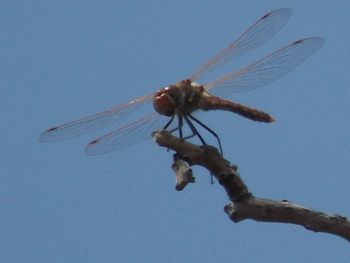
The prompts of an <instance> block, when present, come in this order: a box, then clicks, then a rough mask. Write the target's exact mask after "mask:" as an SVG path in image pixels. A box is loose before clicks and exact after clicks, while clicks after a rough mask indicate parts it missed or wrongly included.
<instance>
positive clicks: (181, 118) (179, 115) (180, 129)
mask: <svg viewBox="0 0 350 263" xmlns="http://www.w3.org/2000/svg"><path fill="white" fill-rule="evenodd" d="M177 118H178V123H179V125H178V129H179V136H180V139H183V134H182V126H183V115H182V114H181V113H179V114H178V115H177Z"/></svg>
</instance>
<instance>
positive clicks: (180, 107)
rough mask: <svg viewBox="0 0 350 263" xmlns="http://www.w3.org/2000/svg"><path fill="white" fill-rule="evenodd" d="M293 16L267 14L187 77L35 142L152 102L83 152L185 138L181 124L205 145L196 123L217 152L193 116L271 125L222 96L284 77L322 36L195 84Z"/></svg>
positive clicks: (83, 129)
mask: <svg viewBox="0 0 350 263" xmlns="http://www.w3.org/2000/svg"><path fill="white" fill-rule="evenodd" d="M291 13H292V10H291V9H290V8H281V9H277V10H274V11H271V12H269V13H267V14H265V15H264V16H262V17H261V18H260V19H259V20H258V21H256V22H255V23H254V24H253V25H252V26H251V27H249V28H248V29H247V30H246V31H245V32H244V33H243V34H241V36H240V37H239V38H238V39H237V40H236V41H234V42H233V43H232V44H230V45H229V46H228V47H226V48H225V49H223V50H222V51H220V52H219V53H217V54H216V55H215V56H214V57H213V58H211V59H210V60H208V61H207V62H206V63H204V64H203V65H202V66H201V67H199V69H198V70H197V71H196V72H195V73H194V74H192V75H191V76H190V77H188V78H187V79H185V80H182V81H179V82H177V83H175V84H173V85H169V86H167V87H165V88H162V89H160V90H158V91H157V92H155V93H152V94H149V95H145V96H142V97H139V98H136V99H134V100H131V101H128V102H126V103H124V104H121V105H117V106H115V107H113V108H111V109H109V110H106V111H103V112H100V113H97V114H93V115H89V116H87V117H84V118H82V119H79V120H76V121H72V122H69V123H66V124H63V125H59V126H55V127H53V128H50V129H48V130H46V131H44V132H43V133H42V134H41V136H40V138H39V140H40V141H41V142H51V141H59V140H64V139H68V138H72V137H76V136H79V135H83V134H86V133H89V132H92V131H95V130H98V129H101V128H104V127H107V126H109V125H111V124H114V123H115V122H117V121H119V120H120V119H122V118H124V117H127V116H128V115H130V113H132V112H134V111H136V110H138V109H140V108H141V107H142V106H143V105H145V104H152V103H153V107H154V109H155V111H153V112H152V113H151V114H148V115H146V116H144V117H142V118H140V119H138V120H136V121H134V122H130V123H129V124H127V125H124V126H122V127H121V128H119V129H116V130H114V131H112V132H110V133H108V134H106V135H104V136H102V137H100V138H98V139H95V140H93V141H92V142H90V143H89V144H88V145H87V146H86V150H85V152H86V154H88V155H95V154H102V153H107V152H110V151H114V150H119V149H122V148H125V147H127V146H130V145H133V144H135V143H138V142H140V141H142V140H145V139H149V138H151V134H152V132H154V131H155V130H158V129H160V128H163V129H171V131H175V130H178V131H179V135H180V138H183V132H182V127H183V123H184V121H185V122H186V123H187V124H188V125H189V127H190V129H191V131H192V133H193V135H191V136H188V137H192V136H194V135H197V136H198V137H199V139H200V140H201V141H202V143H203V144H205V141H204V139H203V138H202V137H201V135H200V134H199V133H198V131H197V129H196V127H195V125H194V123H197V124H199V125H201V126H202V127H204V128H205V129H207V130H208V131H209V132H210V133H212V134H213V135H214V136H215V137H217V139H218V142H219V146H220V149H221V142H220V139H219V137H218V136H217V135H216V133H215V132H214V131H212V130H211V129H210V128H208V127H207V126H206V125H204V124H203V123H202V122H200V120H198V118H196V117H195V116H193V113H194V112H196V111H200V110H202V111H208V110H225V111H230V112H234V113H236V114H239V115H241V116H243V117H245V118H248V119H251V120H253V121H259V122H266V123H269V122H273V121H274V119H273V118H272V117H271V116H270V115H269V114H267V113H265V112H263V111H261V110H258V109H253V108H250V107H247V106H243V105H241V104H238V103H235V102H232V101H229V100H226V99H224V98H223V97H226V96H228V95H230V94H232V93H234V92H242V91H248V90H252V89H256V88H259V87H262V86H264V85H267V84H269V83H270V82H272V81H274V80H276V79H278V78H280V77H282V76H284V75H285V74H286V73H288V72H289V71H291V70H292V69H294V68H295V67H296V66H297V65H299V64H300V63H301V62H303V61H304V60H305V59H307V58H308V57H310V56H311V55H312V54H313V53H315V52H316V51H317V50H318V49H319V48H320V47H321V46H322V45H323V43H324V39H323V38H320V37H310V38H304V39H300V40H297V41H294V42H292V43H291V44H289V45H287V46H285V47H283V48H281V49H279V50H277V51H275V52H273V53H271V54H270V55H268V56H266V57H264V58H262V59H260V60H258V61H256V62H255V63H253V64H251V65H249V66H247V67H244V68H242V69H239V70H237V71H234V72H232V73H228V74H226V75H224V76H222V77H220V78H218V79H216V80H214V81H212V82H209V83H207V84H198V83H197V82H196V81H197V80H198V79H199V78H201V77H203V76H205V75H206V74H208V73H209V72H211V71H212V70H213V69H214V68H217V67H218V66H219V65H223V64H225V63H226V62H228V61H229V60H232V59H234V58H237V57H238V56H240V55H242V54H243V53H246V52H248V51H251V50H252V49H254V48H257V47H259V46H261V45H262V44H264V43H265V42H267V41H268V40H270V39H271V38H272V37H273V36H274V35H275V34H276V33H277V32H278V31H279V30H280V29H281V28H282V27H283V26H284V25H285V24H286V23H287V21H288V19H289V17H290V15H291ZM175 117H177V124H176V127H173V125H174V122H173V121H174V119H175Z"/></svg>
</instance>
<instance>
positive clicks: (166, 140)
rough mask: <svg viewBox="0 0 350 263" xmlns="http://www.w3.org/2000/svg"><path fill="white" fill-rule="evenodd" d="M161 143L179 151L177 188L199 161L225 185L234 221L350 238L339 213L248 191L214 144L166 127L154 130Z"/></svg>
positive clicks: (348, 225)
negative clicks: (179, 135) (192, 140)
mask: <svg viewBox="0 0 350 263" xmlns="http://www.w3.org/2000/svg"><path fill="white" fill-rule="evenodd" d="M153 136H154V138H155V140H156V142H157V143H158V145H160V146H162V147H165V148H167V149H171V150H173V151H174V152H176V155H174V164H173V169H174V171H175V174H176V182H177V183H176V189H177V190H179V191H181V190H182V189H184V188H185V187H186V185H187V184H188V183H193V182H194V177H193V175H192V170H191V169H190V168H189V166H193V165H200V166H203V167H204V168H206V169H207V170H208V171H209V172H210V173H211V174H212V175H213V176H214V177H215V178H216V179H217V180H218V181H219V183H220V184H221V185H222V186H223V188H224V189H225V191H226V193H227V195H228V197H229V199H230V203H229V204H227V205H226V206H225V208H224V211H225V212H226V213H227V214H228V216H229V217H230V219H231V220H232V221H233V222H236V223H238V222H240V221H242V220H245V219H253V220H255V221H261V222H278V223H290V224H297V225H301V226H303V227H305V228H306V229H308V230H312V231H314V232H324V233H330V234H334V235H337V236H339V237H342V238H344V239H346V240H348V241H350V221H349V220H348V219H347V218H346V217H344V216H341V215H339V214H335V215H328V214H325V213H323V212H320V211H316V210H312V209H309V208H306V207H302V206H300V205H297V204H294V203H291V202H289V201H287V200H283V201H274V200H268V199H264V198H258V197H255V196H254V195H253V194H252V193H250V192H249V190H248V187H247V186H246V185H245V183H244V182H243V180H242V178H241V177H240V175H239V174H238V172H237V167H235V166H231V165H230V163H229V162H228V161H227V160H225V159H224V158H223V157H222V156H221V155H220V154H219V152H218V151H217V149H216V148H214V147H211V146H197V145H194V144H191V143H189V142H187V141H184V140H181V139H179V138H177V137H175V136H172V135H171V134H170V133H169V132H167V131H160V132H156V133H154V135H153Z"/></svg>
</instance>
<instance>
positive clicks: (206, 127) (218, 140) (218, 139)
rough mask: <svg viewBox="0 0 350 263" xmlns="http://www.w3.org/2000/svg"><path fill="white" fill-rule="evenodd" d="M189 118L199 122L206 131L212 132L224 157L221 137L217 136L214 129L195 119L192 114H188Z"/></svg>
mask: <svg viewBox="0 0 350 263" xmlns="http://www.w3.org/2000/svg"><path fill="white" fill-rule="evenodd" d="M188 117H190V119H191V120H193V121H195V122H197V123H198V124H199V125H200V126H202V127H203V128H204V129H206V130H207V131H208V132H210V133H211V134H212V135H213V136H214V137H215V138H216V140H217V142H218V144H219V149H220V153H221V155H223V151H222V146H221V140H220V137H219V135H217V134H216V133H215V132H214V131H213V130H212V129H210V128H209V127H208V126H207V125H205V124H204V123H203V122H201V121H200V120H198V119H197V118H196V117H193V116H192V115H191V114H188ZM192 125H193V124H192ZM196 135H197V134H196ZM198 137H200V136H198Z"/></svg>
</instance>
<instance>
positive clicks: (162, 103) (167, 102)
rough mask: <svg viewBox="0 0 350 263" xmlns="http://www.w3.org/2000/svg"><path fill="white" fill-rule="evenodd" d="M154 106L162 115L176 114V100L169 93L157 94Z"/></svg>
mask: <svg viewBox="0 0 350 263" xmlns="http://www.w3.org/2000/svg"><path fill="white" fill-rule="evenodd" d="M153 107H154V109H155V110H156V111H157V112H158V113H159V114H161V115H165V116H173V115H174V114H175V105H174V101H173V99H172V98H171V97H170V96H169V94H167V93H162V92H159V93H158V94H156V96H155V97H154V99H153Z"/></svg>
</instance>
